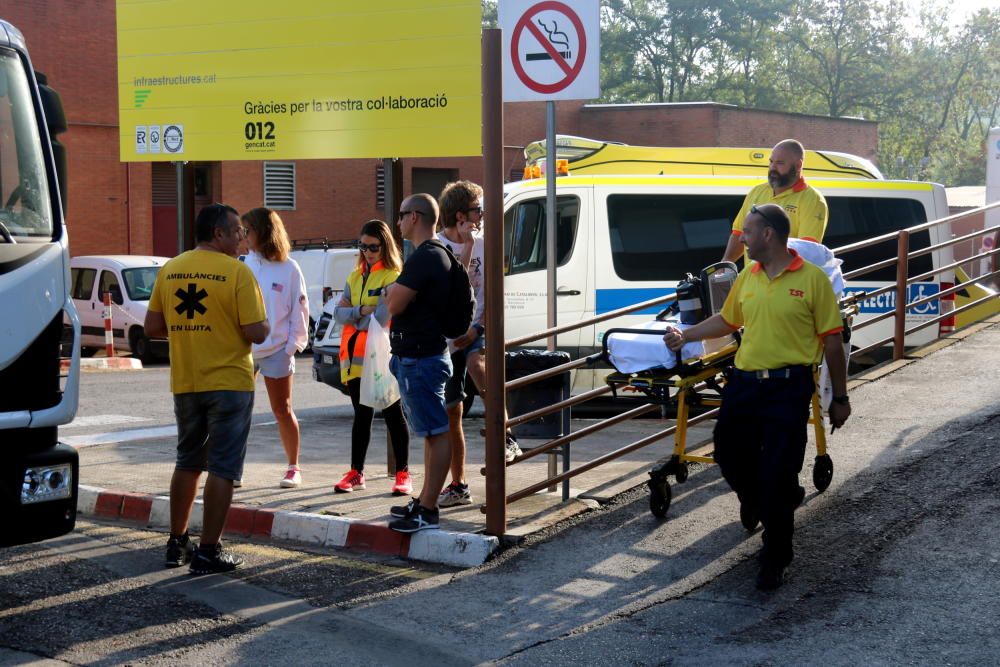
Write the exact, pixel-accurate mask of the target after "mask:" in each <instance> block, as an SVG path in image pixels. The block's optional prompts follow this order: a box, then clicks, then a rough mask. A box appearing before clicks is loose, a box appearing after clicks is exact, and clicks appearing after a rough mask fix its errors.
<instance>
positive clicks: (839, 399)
mask: <svg viewBox="0 0 1000 667" xmlns="http://www.w3.org/2000/svg"><path fill="white" fill-rule="evenodd" d="M833 401H834V402H835V403H840V404H841V405H850V404H851V397H850V396H848V395H847V394H844V395H843V396H834V397H833Z"/></svg>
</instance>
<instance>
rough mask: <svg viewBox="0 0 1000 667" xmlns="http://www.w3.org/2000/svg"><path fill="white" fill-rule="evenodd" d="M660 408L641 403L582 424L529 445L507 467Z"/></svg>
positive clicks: (484, 469)
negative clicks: (537, 443)
mask: <svg viewBox="0 0 1000 667" xmlns="http://www.w3.org/2000/svg"><path fill="white" fill-rule="evenodd" d="M659 408H660V405H658V404H657V403H643V404H642V405H639V406H636V407H634V408H632V409H631V410H628V411H626V412H622V413H621V414H617V415H614V416H613V417H608V418H607V419H602V420H601V421H599V422H597V423H596V424H591V425H590V426H584V427H583V428H581V429H580V430H579V431H573V432H572V433H567V434H566V435H561V436H559V437H558V438H555V439H553V440H549V441H548V442H545V443H542V444H541V445H538V446H537V447H531V448H530V449H526V450H524V453H522V454H521V455H520V456H518V457H517V458H516V459H514V460H513V461H512V462H511V463H508V464H507V465H508V467H510V466H512V465H514V464H515V463H520V462H521V461H525V460H527V459H530V458H532V457H535V456H538V455H539V454H544V453H546V452H548V451H551V450H553V449H557V448H559V447H562V446H563V445H566V444H569V443H571V442H574V441H576V440H579V439H580V438H583V437H584V436H588V435H592V434H594V433H599V432H601V431H603V430H604V429H606V428H609V427H611V426H614V425H615V424H620V423H621V422H623V421H628V420H629V419H634V418H635V417H639V416H642V415H644V414H646V413H647V412H652V411H653V410H657V409H659ZM480 472H482V474H484V475H485V474H486V468H482V469H481V470H480Z"/></svg>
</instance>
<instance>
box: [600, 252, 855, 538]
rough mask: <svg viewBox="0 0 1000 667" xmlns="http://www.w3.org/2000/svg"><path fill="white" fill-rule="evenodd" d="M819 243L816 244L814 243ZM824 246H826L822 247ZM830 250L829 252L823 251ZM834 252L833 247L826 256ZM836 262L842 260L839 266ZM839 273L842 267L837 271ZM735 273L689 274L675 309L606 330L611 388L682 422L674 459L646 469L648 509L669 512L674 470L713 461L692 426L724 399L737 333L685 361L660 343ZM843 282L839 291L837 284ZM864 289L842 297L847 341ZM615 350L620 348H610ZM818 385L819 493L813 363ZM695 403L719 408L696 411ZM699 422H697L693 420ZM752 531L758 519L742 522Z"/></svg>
mask: <svg viewBox="0 0 1000 667" xmlns="http://www.w3.org/2000/svg"><path fill="white" fill-rule="evenodd" d="M814 245H818V244H814ZM819 248H822V249H823V250H826V249H825V248H823V247H822V246H819ZM826 252H829V251H826ZM829 257H830V258H832V253H830V255H829ZM836 267H839V262H838V263H837V264H835V265H834V268H836ZM836 276H839V268H837V269H836ZM836 276H831V281H832V282H833V283H834V286H835V289H837V291H838V292H841V293H842V290H843V282H842V280H841V282H840V284H839V286H838V285H837V280H836ZM735 278H736V267H735V266H734V265H732V264H728V263H726V262H723V263H720V264H715V265H712V266H710V267H707V268H706V269H705V270H704V271H702V272H701V274H700V277H698V278H695V277H693V276H691V275H689V276H688V281H687V282H685V283H681V284H680V285H678V288H677V301H676V303H675V305H674V306H673V307H672V310H668V311H664V312H663V313H661V314H660V315H659V316H657V319H656V321H654V322H649V323H647V324H645V325H643V326H642V328H614V329H610V330H608V331H607V332H605V334H604V337H603V339H602V348H603V356H604V359H605V361H607V362H608V363H610V364H611V365H612V366H613V367H614V368H615V369H616V370H615V372H613V373H610V374H609V375H608V376H607V377H606V378H605V382H606V383H607V384H608V385H609V386H610V387H611V390H612V395H613V396H615V397H616V398H617V397H619V396H622V397H624V396H625V395H626V394H633V395H634V394H642V395H644V396H645V397H646V398H647V400H649V401H651V402H653V403H659V404H660V405H662V406H663V415H664V417H667V416H668V415H669V414H670V412H671V410H670V408H673V411H675V418H676V421H677V427H676V430H675V431H674V448H673V453H672V454H671V456H670V458H669V459H668V460H667V461H666V462H665V463H663V464H661V465H658V466H657V467H656V468H654V469H653V470H651V471H650V472H649V490H650V497H649V508H650V511H651V512H652V513H653V514H654V515H655V516H657V517H661V518H662V517H664V516H666V514H667V510H668V509H669V508H670V500H671V490H670V484H669V483H668V481H667V478H668V477H669V476H671V475H673V476H674V478H675V479H676V481H677V482H678V483H682V482H684V481H686V480H687V478H688V464H689V463H714V460H713V458H712V457H711V456H701V455H696V454H689V453H688V451H687V431H688V426H689V425H692V424H693V423H697V422H700V421H702V420H705V419H707V418H709V417H711V416H713V415H715V414H716V412H717V410H718V408H719V406H721V405H722V388H723V387H724V386H725V383H726V380H727V375H728V372H729V370H730V369H732V368H733V363H734V360H735V356H736V350H737V349H738V347H739V334H734V336H733V340H732V342H728V343H723V344H722V346H721V347H719V348H718V349H712V348H711V347H709V349H708V350H707V351H706V350H705V349H701V350H698V349H694V350H687V346H685V350H682V353H684V352H685V351H687V352H688V353H689V354H693V355H694V356H690V358H687V359H683V360H682V359H681V354H677V355H676V356H675V355H674V353H672V352H669V351H668V350H666V346H665V345H664V343H663V342H662V338H663V334H664V333H665V331H666V328H667V325H680V326H681V327H683V326H684V325H691V324H694V323H696V322H697V321H699V320H701V319H704V318H705V317H707V316H709V315H712V314H714V313H717V312H719V310H721V307H722V304H723V302H724V301H725V297H726V296H727V295H728V293H729V290H730V289H731V287H732V284H733V282H735ZM838 288H839V289H838ZM863 296H864V295H863V293H855V294H853V295H851V296H849V297H847V298H846V299H842V300H841V302H840V305H841V317H842V319H843V321H844V327H845V333H846V335H845V344H846V341H847V340H848V339H849V332H850V323H851V320H852V319H853V316H854V315H855V314H857V312H858V303H859V298H863ZM671 314H673V315H678V316H679V318H678V320H679V321H673V322H669V321H665V319H666V317H667V316H669V315H671ZM612 348H617V349H612ZM813 379H814V382H815V384H816V391H815V392H813V396H812V406H811V411H810V418H809V423H810V424H812V425H813V429H814V432H815V438H816V458H815V463H814V467H813V484H814V486H815V487H816V489H817V490H818V491H820V492H823V491H825V490H826V489H827V488H828V487H829V486H830V482H831V481H832V480H833V460H832V459H831V458H830V456H829V454H828V453H827V450H826V433H825V432H824V422H823V408H822V405H821V401H820V395H821V392H822V384H823V383H822V382H821V381H820V372H819V369H818V367H814V369H813ZM692 408H695V409H697V410H698V411H700V410H701V409H702V408H710V409H711V408H714V409H712V410H710V411H709V412H703V413H702V414H699V415H698V416H695V417H692ZM694 420H697V421H694ZM745 527H746V528H747V530H753V529H754V528H756V525H753V526H745Z"/></svg>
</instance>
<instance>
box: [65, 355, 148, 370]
mask: <svg viewBox="0 0 1000 667" xmlns="http://www.w3.org/2000/svg"><path fill="white" fill-rule="evenodd" d="M69 367H70V360H69V359H61V360H60V361H59V369H60V370H61V371H68V370H69ZM80 368H81V369H84V370H86V369H88V368H96V369H99V370H102V371H107V370H119V371H122V370H125V371H129V370H142V362H141V361H139V360H138V359H136V358H134V357H96V358H95V357H92V358H88V359H81V360H80Z"/></svg>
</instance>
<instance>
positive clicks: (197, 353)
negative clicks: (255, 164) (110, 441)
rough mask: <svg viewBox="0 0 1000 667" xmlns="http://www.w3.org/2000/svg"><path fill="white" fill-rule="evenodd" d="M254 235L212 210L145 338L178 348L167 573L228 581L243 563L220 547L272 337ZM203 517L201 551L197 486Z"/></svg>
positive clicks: (171, 271)
mask: <svg viewBox="0 0 1000 667" xmlns="http://www.w3.org/2000/svg"><path fill="white" fill-rule="evenodd" d="M245 237H246V231H245V230H244V229H243V227H242V225H241V224H240V218H239V215H238V214H237V213H236V210H235V209H233V208H232V207H231V206H226V205H225V204H211V205H210V206H206V207H205V208H203V209H202V210H201V212H200V213H198V218H197V220H196V221H195V241H196V243H197V247H195V249H194V250H189V251H187V252H185V253H182V254H180V255H178V256H177V257H174V258H173V259H171V260H170V261H169V262H167V263H166V264H164V265H163V268H162V269H160V272H159V274H157V276H156V283H155V284H154V285H153V293H152V294H151V295H150V298H149V311H148V312H147V314H146V321H145V330H146V334H147V335H149V336H154V337H158V338H159V337H163V336H166V338H167V341H168V343H169V345H170V391H171V392H172V393H173V395H174V414H175V415H176V417H177V462H176V464H175V466H174V473H173V477H172V478H171V480H170V539H169V540H168V541H167V557H166V566H167V567H180V566H181V565H183V564H184V563H186V562H189V561H190V563H191V573H192V574H211V573H213V572H228V571H230V570H233V569H235V568H237V567H239V566H240V565H241V564H242V562H243V561H242V559H241V558H240V557H239V556H237V555H236V554H234V553H232V552H229V551H226V550H224V549H223V548H222V541H221V537H222V530H223V526H225V523H226V515H227V514H228V513H229V506H230V504H231V503H232V500H233V482H234V481H235V480H238V479H241V478H242V476H243V462H244V459H245V458H246V453H247V436H248V435H249V433H250V418H251V417H252V415H253V398H254V375H253V357H252V355H251V345H252V344H253V343H262V342H264V340H266V339H267V336H268V334H269V333H270V325H269V324H268V320H267V313H266V312H265V310H264V299H263V296H262V295H261V291H260V287H259V286H258V284H257V279H256V278H254V275H253V272H252V271H251V270H250V267H248V266H247V265H246V264H244V263H243V262H240V261H238V260H237V259H236V255H237V252H238V251H239V247H240V244H241V242H242V241H243V239H244V238H245ZM206 470H207V471H208V479H207V480H206V481H205V491H204V500H205V511H204V518H203V522H202V530H201V541H200V544H199V545H198V549H197V551H196V550H195V548H194V544H193V543H192V542H191V540H190V538H189V537H188V522H189V521H190V518H191V510H192V508H193V506H194V499H195V496H196V495H197V493H198V480H199V479H200V477H201V473H202V472H203V471H206Z"/></svg>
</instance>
